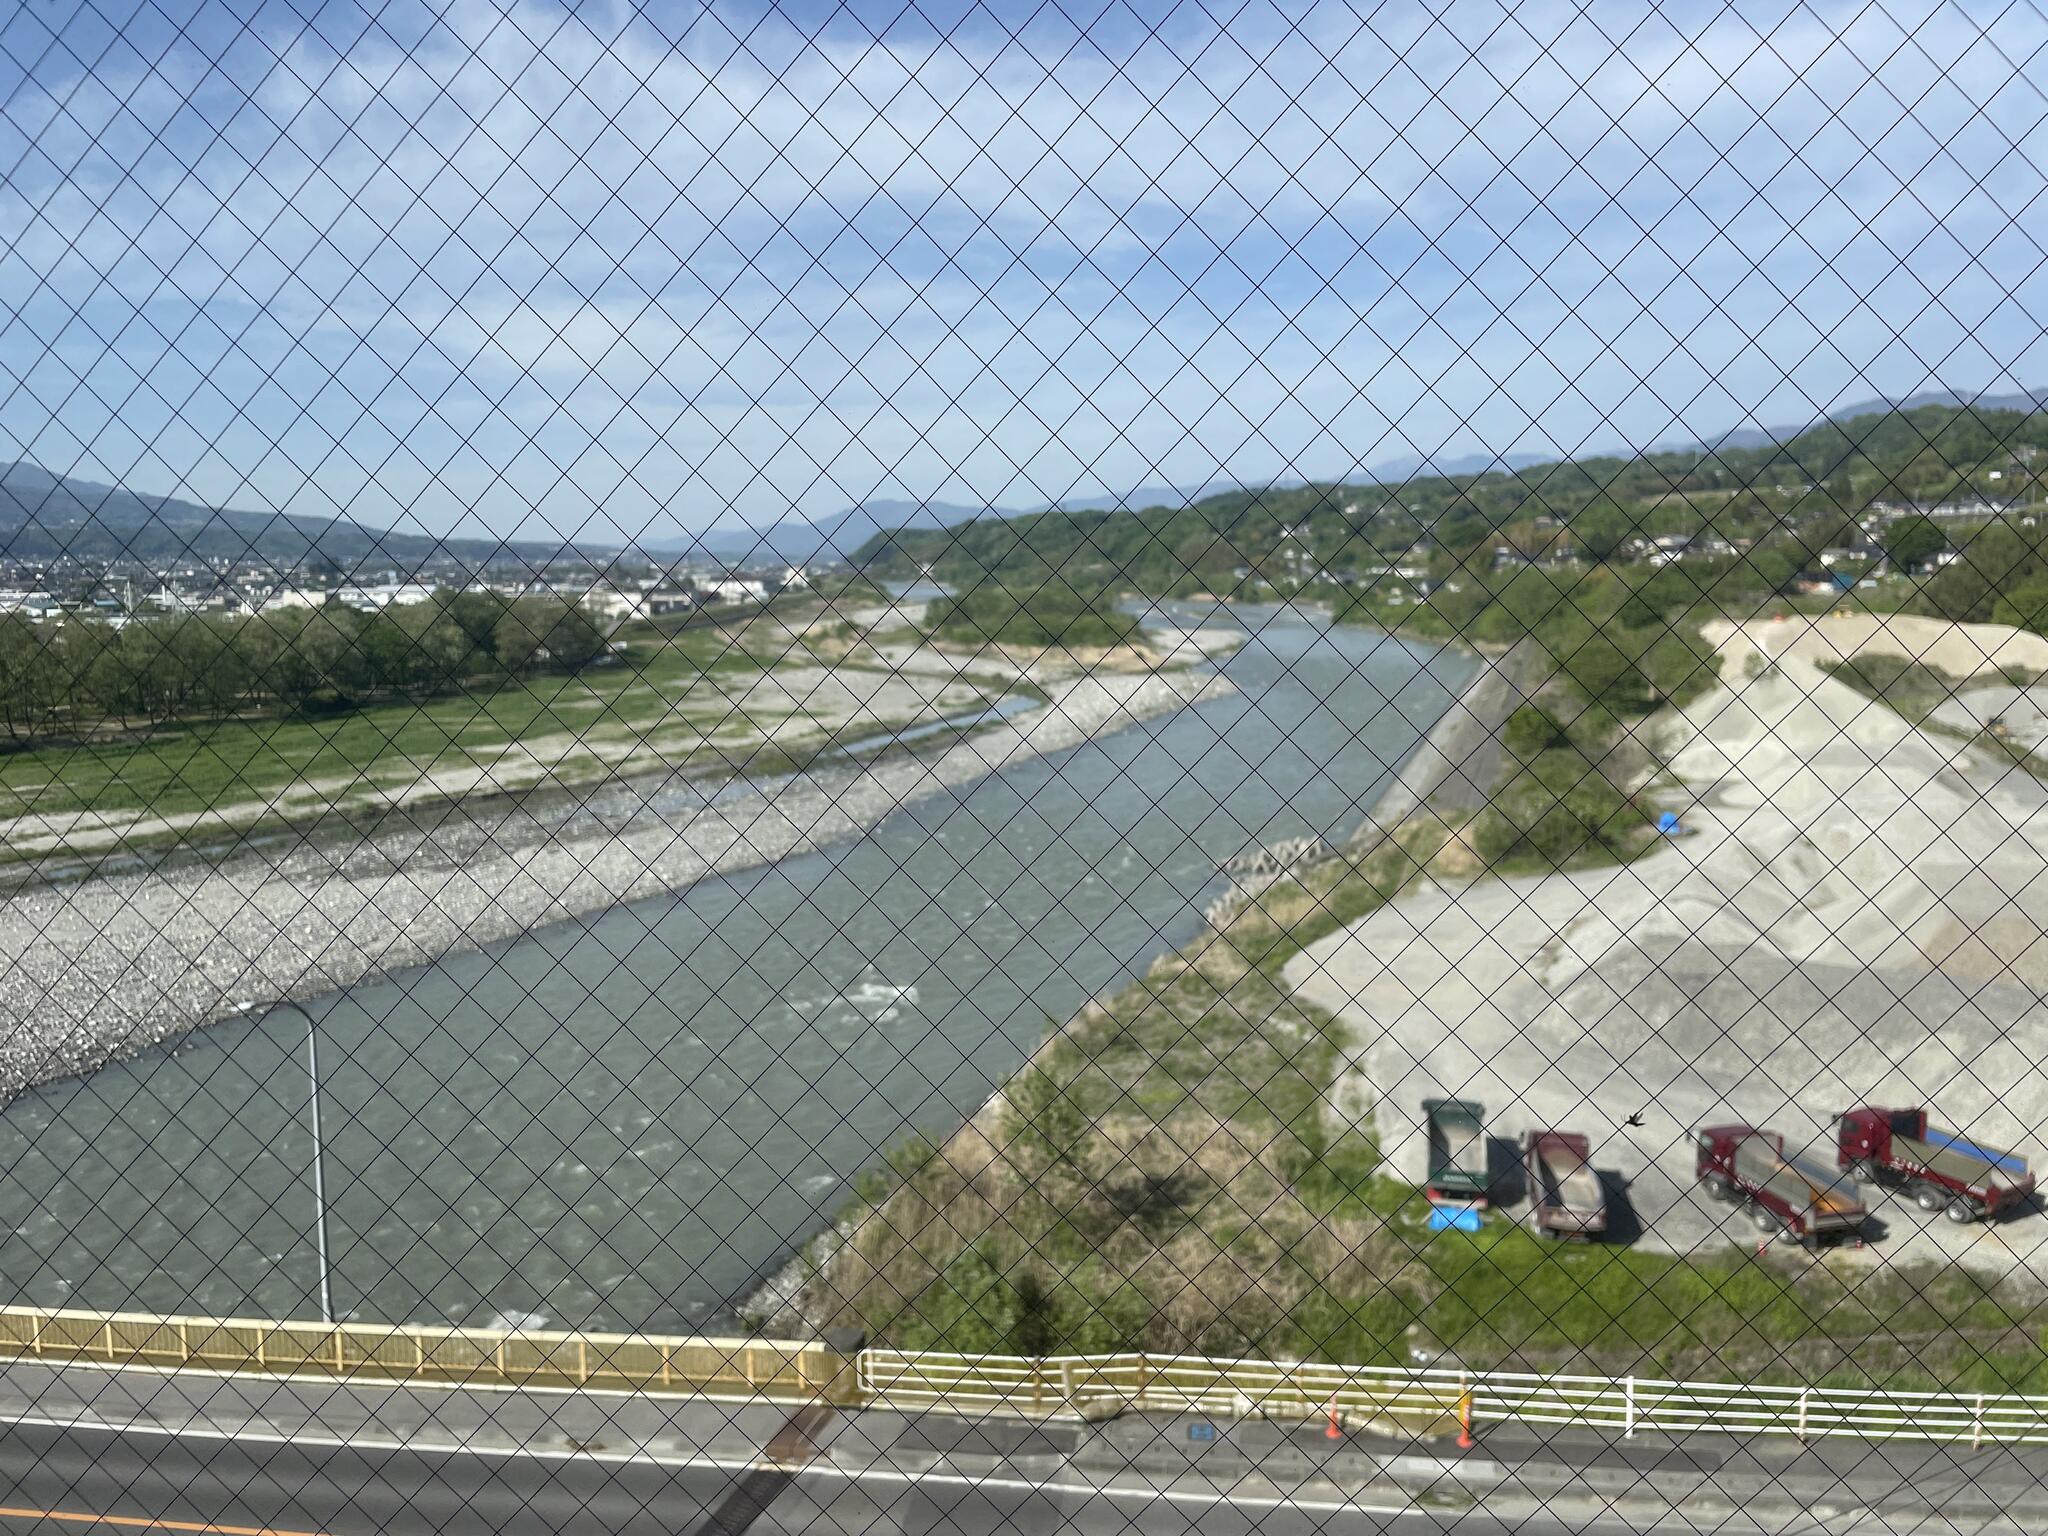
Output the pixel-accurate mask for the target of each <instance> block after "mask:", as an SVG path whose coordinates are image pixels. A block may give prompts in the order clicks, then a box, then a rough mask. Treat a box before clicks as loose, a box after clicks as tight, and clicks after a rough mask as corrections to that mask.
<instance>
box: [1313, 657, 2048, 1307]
mask: <svg viewBox="0 0 2048 1536" xmlns="http://www.w3.org/2000/svg"><path fill="white" fill-rule="evenodd" d="M1709 638H1710V639H1711V640H1713V642H1714V643H1715V644H1716V645H1717V647H1718V649H1719V652H1720V657H1721V683H1720V685H1719V686H1717V687H1716V688H1714V689H1713V690H1711V691H1710V692H1709V693H1708V694H1707V695H1705V696H1703V697H1701V698H1700V699H1698V700H1696V701H1694V702H1693V703H1692V704H1690V705H1689V706H1687V707H1686V708H1685V709H1684V710H1683V712H1682V713H1677V712H1674V713H1671V714H1669V715H1667V717H1665V718H1662V719H1660V720H1659V721H1658V722H1657V723H1656V729H1657V731H1658V747H1659V750H1660V753H1661V755H1662V757H1663V760H1664V762H1665V763H1666V765H1667V770H1668V771H1667V772H1666V773H1665V774H1664V775H1662V776H1661V777H1660V778H1659V779H1658V780H1656V781H1653V782H1652V783H1651V784H1650V785H1648V786H1646V788H1645V791H1644V793H1643V800H1644V803H1646V804H1652V805H1654V806H1655V807H1656V808H1657V809H1668V810H1672V811H1675V812H1677V813H1678V814H1679V816H1680V818H1681V821H1682V825H1683V828H1684V830H1683V832H1682V834H1681V835H1678V836H1675V837H1671V838H1668V839H1666V840H1664V841H1663V842H1661V843H1660V844H1658V845H1657V846H1655V847H1654V848H1653V849H1652V850H1651V851H1650V852H1648V853H1646V854H1645V855H1643V856H1642V857H1639V858H1637V859H1636V860H1634V861H1633V862H1632V863H1629V864H1627V865H1623V866H1619V867H1613V868H1605V869H1598V870H1588V871H1580V872H1573V873H1568V874H1549V875H1527V876H1514V877H1507V878H1500V877H1491V876H1481V877H1478V878H1476V879H1473V880H1470V881H1452V880H1444V879H1434V878H1427V877H1425V878H1424V879H1423V880H1422V881H1421V882H1419V883H1418V884H1417V885H1415V886H1413V887H1411V888H1410V890H1409V891H1408V892H1407V893H1405V894H1404V895H1403V896H1402V897H1400V898H1399V899H1397V900H1395V901H1394V902H1392V903H1390V904H1388V905H1387V906H1385V907H1383V908H1381V909H1379V910H1377V911H1375V912H1373V913H1371V914H1370V915H1368V916H1367V917H1365V918H1363V919H1361V920H1360V921H1358V922H1357V923H1355V924H1353V925H1351V926H1350V927H1349V928H1347V929H1343V930H1340V931H1338V932H1337V933H1334V934H1332V935H1330V936H1328V937H1327V938H1326V939H1324V940H1323V941H1321V942H1320V943H1318V944H1316V945H1314V946H1312V947H1311V948H1310V949H1308V950H1307V951H1305V952H1304V953H1303V954H1301V955H1300V956H1297V957H1296V959H1295V960H1294V961H1293V963H1292V964H1291V965H1290V966H1289V968H1288V971H1287V979H1288V981H1289V983H1290V984H1291V985H1292V986H1294V987H1295V988H1296V989H1297V990H1298V992H1299V993H1300V994H1301V995H1302V996H1303V997H1304V998H1305V999H1307V1000H1309V1001H1311V1002H1313V1003H1316V1004H1319V1005H1321V1006H1323V1007H1325V1008H1328V1009H1330V1010H1332V1011H1333V1012H1334V1013H1335V1014H1336V1015H1337V1016H1338V1017H1339V1018H1340V1019H1341V1021H1342V1022H1343V1023H1344V1024H1345V1025H1346V1026H1347V1050H1348V1053H1349V1071H1348V1072H1347V1074H1346V1075H1345V1077H1344V1079H1343V1082H1342V1084H1341V1090H1340V1093H1339V1095H1338V1097H1337V1101H1336V1103H1335V1105H1333V1109H1334V1110H1336V1111H1338V1112H1339V1113H1340V1116H1341V1117H1346V1118H1358V1117H1366V1116H1369V1117H1370V1119H1371V1123H1372V1126H1373V1128H1374V1129H1375V1130H1376V1132H1377V1133H1378V1135H1379V1137H1380V1140H1381V1144H1382V1146H1383V1147H1384V1148H1385V1149H1386V1150H1387V1152H1388V1154H1389V1156H1390V1157H1391V1158H1392V1160H1393V1164H1394V1167H1395V1168H1396V1170H1397V1171H1398V1172H1399V1173H1400V1175H1401V1176H1402V1177H1404V1178H1414V1179H1416V1180H1417V1181H1418V1182H1419V1181H1420V1179H1421V1177H1422V1175H1423V1159H1424V1155H1425V1145H1424V1126H1423V1123H1422V1115H1421V1108H1420V1106H1421V1102H1422V1100H1423V1099H1425V1098H1431V1097H1460V1098H1472V1099H1478V1100H1480V1101H1481V1102H1482V1103H1483V1104H1485V1105H1486V1107H1487V1120H1488V1131H1489V1135H1490V1136H1491V1137H1492V1138H1494V1139H1495V1149H1494V1150H1495V1167H1496V1169H1497V1170H1499V1169H1503V1168H1505V1167H1506V1166H1507V1163H1508V1160H1509V1154H1508V1152H1507V1149H1506V1146H1505V1143H1507V1142H1509V1141H1511V1140H1514V1139H1516V1138H1519V1136H1520V1135H1521V1133H1522V1132H1523V1131H1525V1130H1529V1129H1533V1128H1537V1127H1539V1126H1555V1127H1559V1128H1563V1129H1572V1130H1582V1131H1585V1132H1586V1133H1588V1134H1589V1135H1590V1136H1591V1137H1592V1141H1593V1162H1594V1164H1595V1166H1596V1167H1597V1168H1599V1169H1600V1170H1602V1171H1603V1173H1605V1174H1606V1175H1607V1176H1608V1181H1609V1185H1610V1191H1611V1192H1614V1191H1619V1192H1623V1193H1624V1194H1625V1199H1626V1203H1627V1205H1628V1206H1629V1207H1630V1208H1631V1209H1632V1215H1633V1223H1634V1224H1635V1225H1636V1226H1638V1227H1639V1228H1640V1236H1639V1239H1638V1240H1639V1241H1640V1242H1641V1243H1642V1244H1643V1245H1644V1246H1646V1247H1649V1248H1652V1249H1656V1250H1661V1251H1666V1252H1673V1253H1690V1252H1702V1251H1722V1250H1724V1249H1725V1246H1726V1245H1727V1244H1730V1243H1735V1242H1742V1243H1747V1244H1752V1245H1753V1244H1754V1241H1755V1233H1754V1232H1753V1231H1752V1230H1751V1229H1750V1227H1749V1226H1748V1224H1747V1223H1746V1222H1743V1221H1741V1220H1740V1218H1739V1217H1736V1216H1734V1215H1732V1214H1731V1212H1730V1211H1729V1210H1728V1209H1727V1208H1725V1207H1720V1206H1715V1205H1712V1204H1709V1203H1708V1202H1706V1201H1705V1200H1704V1199H1703V1198H1702V1197H1700V1196H1699V1195H1697V1194H1696V1193H1695V1190H1694V1184H1693V1148H1692V1140H1691V1133H1692V1131H1693V1129H1694V1127H1696V1126H1699V1125H1703V1124H1713V1123H1728V1122H1742V1123H1748V1124H1751V1125H1756V1126H1760V1127H1767V1128H1770V1129H1775V1130H1779V1131H1781V1132H1783V1133H1784V1134H1785V1137H1786V1140H1787V1143H1788V1145H1790V1146H1793V1147H1798V1146H1800V1145H1805V1144H1812V1145H1814V1146H1816V1147H1817V1148H1818V1149H1820V1150H1821V1151H1822V1152H1823V1153H1824V1155H1825V1156H1826V1158H1827V1160H1828V1161H1829V1162H1830V1163H1832V1161H1833V1144H1832V1139H1831V1138H1832V1127H1831V1119H1832V1116H1833V1115H1835V1114H1836V1113H1838V1112H1839V1111H1840V1110H1842V1109H1845V1108H1847V1107H1849V1106H1851V1105H1854V1104H1859V1103H1864V1102H1876V1103H1882V1104H1885V1105H1894V1106H1903V1105H1915V1104H1929V1105H1934V1106H1937V1107H1938V1109H1939V1112H1940V1114H1941V1115H1942V1116H1943V1117H1945V1123H1947V1124H1949V1125H1951V1126H1953V1127H1955V1128H1956V1129H1958V1130H1960V1131H1962V1132H1964V1133H1965V1134H1967V1135H1970V1136H1973V1137H1976V1138H1978V1139H1980V1140H1983V1141H1986V1142H1990V1143H1993V1144H1996V1145H1999V1146H2002V1147H2009V1148H2012V1149H2014V1150H2016V1151H2018V1152H2020V1153H2021V1154H2022V1155H2024V1156H2026V1157H2027V1158H2028V1159H2029V1162H2030V1164H2031V1165H2032V1166H2033V1168H2034V1169H2035V1170H2036V1172H2037V1173H2048V1151H2044V1148H2048V1009H2044V1008H2043V1006H2042V1002H2041V996H2042V992H2043V990H2044V988H2048V942H2044V928H2048V783H2044V782H2043V781H2042V780H2041V779H2038V778H2036V777H2035V776H2034V775H2033V774H2031V773H2029V772H2028V771H2027V770H2026V769H2025V768H2023V767H2020V766H2017V765H2016V764H2015V763H2014V762H2013V761H2012V759H2011V757H2010V756H2009V755H2008V754H2006V753H2004V752H2001V751H1998V750H1995V749H1994V747H1993V746H1992V745H1991V744H1989V743H1986V742H1984V741H1983V740H1982V739H1980V738H1971V737H1968V736H1963V735H1952V734H1949V733H1947V732H1939V733H1937V732H1927V731H1923V730H1920V729H1918V728H1916V727H1914V726H1912V725H1911V724H1909V723H1908V722H1907V721H1906V720H1904V719H1903V718H1901V717H1900V716H1899V715H1898V714H1896V713H1895V712H1894V711H1892V710H1891V709H1889V708H1888V707H1886V706H1884V705H1882V704H1879V703H1876V702H1873V701H1871V700H1870V699H1867V698H1865V697H1864V696H1863V695H1862V694H1860V693H1858V692H1857V691H1855V690H1854V689H1852V688H1851V687H1849V686H1848V685H1847V684H1846V683H1842V682H1838V681H1835V680H1833V679H1832V678H1830V677H1829V676H1827V675H1826V673H1824V672H1823V671H1822V670H1821V666H1822V664H1823V663H1827V662H1833V661H1838V660H1842V659H1846V658H1849V657H1853V656H1856V655H1859V654H1889V655H1904V656H1908V657H1916V658H1918V659H1921V660H1923V661H1925V662H1927V663H1928V664H1930V665H1936V666H1939V667H1941V668H1942V669H1943V670H1944V671H1947V672H1950V673H1952V674H1954V675H1957V676H1961V677H1968V676H1975V675H1982V674H1989V676H1988V678H1987V681H2003V679H2002V678H2001V677H2000V676H1999V674H2000V673H2001V671H2002V670H2003V669H2004V668H2007V667H2016V668H2019V669H2022V670H2029V671H2031V670H2036V669H2039V668H2042V667H2044V666H2048V641H2043V640H2042V638H2041V637H2039V636H2036V635H2031V634H2024V633H2020V632H2017V631H2013V630H2010V629H2007V628H2005V627H2003V626H1997V625H1951V624H1940V623H1937V622H1936V621H1932V620H1924V619H1902V620H1893V621H1889V622H1887V621H1882V620H1875V619H1871V618H1867V617H1854V618H1841V619H1835V618H1824V619H1818V620H1809V619H1785V620H1779V621H1763V622H1757V623H1748V624H1742V625H1733V624H1728V625H1722V626H1719V627H1718V628H1715V629H1710V631H1709ZM1638 1113H1640V1114H1641V1115H1642V1116H1643V1119H1644V1122H1645V1123H1644V1125H1643V1127H1642V1128H1641V1129H1632V1128H1630V1127H1628V1126H1627V1125H1626V1124H1625V1122H1626V1120H1627V1119H1628V1117H1630V1116H1631V1115H1635V1114H1638ZM1871 1210H1872V1215H1873V1217H1874V1220H1873V1221H1872V1222H1871V1223H1870V1225H1869V1232H1870V1234H1871V1236H1872V1238H1873V1241H1872V1242H1871V1244H1870V1245H1869V1246H1867V1247H1865V1248H1862V1249H1859V1250H1850V1254H1851V1256H1852V1258H1854V1259H1855V1260H1857V1261H1860V1262H1867V1263H1896V1262H1900V1261H1902V1260H1920V1259H1933V1260H1954V1259H1961V1260H1966V1261H1968V1262H1970V1263H1971V1264H1973V1265H1980V1266H1982V1267H1984V1268H1985V1269H1987V1270H1997V1271H1999V1272H2001V1273H2009V1272H2011V1271H2013V1270H2014V1269H2016V1268H2018V1267H2021V1266H2026V1267H2029V1268H2031V1269H2032V1270H2033V1271H2034V1272H2035V1273H2036V1274H2037V1275H2040V1276H2042V1277H2044V1278H2048V1219H2044V1218H2043V1217H2042V1216H2040V1215H2039V1214H2035V1213H2027V1214H2022V1215H2019V1216H2016V1217H2014V1218H2011V1219H2007V1220H2002V1221H2000V1222H1997V1223H1995V1224H1989V1225H1986V1224H1978V1225H1973V1226H1968V1227H1953V1226H1950V1225H1949V1224H1948V1223H1946V1222H1944V1221H1942V1220H1941V1218H1939V1217H1929V1216H1925V1215H1923V1214H1922V1213H1920V1212H1919V1211H1918V1210H1916V1209H1915V1208H1914V1207H1913V1206H1912V1204H1911V1203H1910V1202H1908V1201H1904V1200H1900V1199H1897V1198H1892V1197H1887V1196H1884V1195H1875V1196H1873V1198H1872V1204H1871ZM1515 1214H1516V1215H1517V1216H1519V1215H1520V1214H1521V1212H1520V1211H1519V1210H1517V1211H1516V1212H1515ZM1497 1219H1498V1218H1497Z"/></svg>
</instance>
